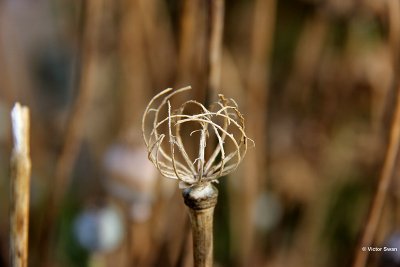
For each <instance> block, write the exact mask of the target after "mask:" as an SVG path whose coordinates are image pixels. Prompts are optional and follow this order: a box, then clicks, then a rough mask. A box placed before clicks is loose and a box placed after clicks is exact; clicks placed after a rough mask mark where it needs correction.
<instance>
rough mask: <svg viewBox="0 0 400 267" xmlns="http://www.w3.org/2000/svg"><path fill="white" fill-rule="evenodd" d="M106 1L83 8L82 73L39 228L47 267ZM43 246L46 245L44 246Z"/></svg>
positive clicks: (79, 136) (78, 141)
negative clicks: (42, 221)
mask: <svg viewBox="0 0 400 267" xmlns="http://www.w3.org/2000/svg"><path fill="white" fill-rule="evenodd" d="M104 4H105V0H103V1H97V0H96V1H94V0H91V1H88V3H87V4H86V6H85V7H84V11H83V12H84V14H85V19H84V20H85V21H84V30H83V35H82V40H81V42H82V43H81V44H80V45H81V49H82V50H81V51H80V52H81V55H82V59H81V61H82V63H81V64H82V70H81V73H82V74H81V75H80V77H79V79H78V81H77V96H76V100H75V103H74V104H73V107H72V110H71V114H70V116H69V118H68V122H67V124H66V127H65V137H64V143H63V146H62V150H61V153H60V157H59V159H58V161H57V165H56V169H55V175H54V176H55V177H54V182H53V183H54V184H53V185H52V188H51V192H50V197H49V201H48V205H49V207H48V209H47V210H46V211H45V216H44V223H42V226H41V238H40V239H41V240H40V241H39V243H45V244H46V243H49V244H47V248H48V249H44V250H43V252H41V253H43V254H46V253H47V255H42V256H40V260H41V261H42V262H43V259H47V260H45V261H46V263H45V264H47V265H49V264H50V265H51V259H50V258H51V256H52V255H51V250H50V248H51V247H52V244H50V243H51V239H50V238H49V237H50V236H51V235H52V234H53V230H54V223H55V220H56V218H57V216H58V214H59V212H60V209H59V208H60V205H61V202H62V200H63V198H64V195H65V192H66V190H67V189H68V185H69V182H70V175H71V173H72V170H73V166H74V163H75V159H76V156H77V154H78V152H79V147H80V144H81V140H82V136H83V130H84V127H85V118H86V116H85V114H86V113H87V109H88V106H89V104H90V100H91V99H92V95H93V90H94V89H95V88H94V86H93V75H94V70H95V68H96V65H97V64H98V62H97V59H98V52H99V51H98V50H99V49H98V45H99V34H100V29H101V21H102V18H103V17H102V15H103V10H104ZM45 246H46V245H45Z"/></svg>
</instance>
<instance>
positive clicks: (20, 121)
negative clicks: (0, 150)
mask: <svg viewBox="0 0 400 267" xmlns="http://www.w3.org/2000/svg"><path fill="white" fill-rule="evenodd" d="M11 124H12V135H13V140H14V151H15V153H22V154H28V153H29V144H28V142H29V139H28V138H29V137H28V136H29V109H28V107H26V106H22V105H21V104H20V103H18V102H17V103H15V105H14V107H13V109H12V110H11Z"/></svg>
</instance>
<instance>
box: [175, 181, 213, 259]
mask: <svg viewBox="0 0 400 267" xmlns="http://www.w3.org/2000/svg"><path fill="white" fill-rule="evenodd" d="M182 194H183V198H184V201H185V204H186V206H188V207H189V216H190V222H191V224H192V234H193V258H194V266H195V267H212V266H213V216H214V208H215V205H216V204H217V198H218V190H217V188H216V187H215V186H213V185H212V184H211V183H207V184H201V185H196V186H193V187H190V188H186V189H184V190H183V192H182Z"/></svg>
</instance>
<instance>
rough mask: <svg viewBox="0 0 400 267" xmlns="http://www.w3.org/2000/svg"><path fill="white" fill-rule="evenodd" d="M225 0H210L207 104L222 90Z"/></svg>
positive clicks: (215, 98)
mask: <svg viewBox="0 0 400 267" xmlns="http://www.w3.org/2000/svg"><path fill="white" fill-rule="evenodd" d="M224 12H225V3H224V0H208V21H207V23H208V25H207V26H208V27H207V54H208V60H207V63H206V69H207V87H206V90H207V91H206V103H205V104H206V105H208V103H213V102H215V101H216V100H217V96H218V92H219V91H220V80H221V57H222V37H223V31H224Z"/></svg>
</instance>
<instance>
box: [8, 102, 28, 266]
mask: <svg viewBox="0 0 400 267" xmlns="http://www.w3.org/2000/svg"><path fill="white" fill-rule="evenodd" d="M11 121H12V132H13V139H14V148H13V151H12V156H11V177H10V179H11V180H10V185H11V194H10V264H11V266H12V267H26V266H28V228H29V196H30V176H31V159H30V156H29V127H30V121H29V109H28V108H27V107H25V106H21V105H20V104H19V103H17V104H15V106H14V108H13V110H12V111H11Z"/></svg>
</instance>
